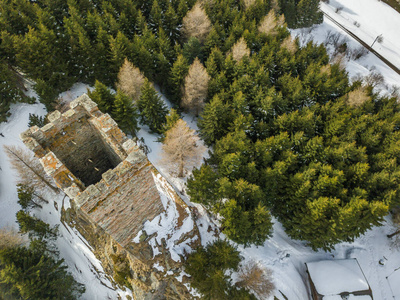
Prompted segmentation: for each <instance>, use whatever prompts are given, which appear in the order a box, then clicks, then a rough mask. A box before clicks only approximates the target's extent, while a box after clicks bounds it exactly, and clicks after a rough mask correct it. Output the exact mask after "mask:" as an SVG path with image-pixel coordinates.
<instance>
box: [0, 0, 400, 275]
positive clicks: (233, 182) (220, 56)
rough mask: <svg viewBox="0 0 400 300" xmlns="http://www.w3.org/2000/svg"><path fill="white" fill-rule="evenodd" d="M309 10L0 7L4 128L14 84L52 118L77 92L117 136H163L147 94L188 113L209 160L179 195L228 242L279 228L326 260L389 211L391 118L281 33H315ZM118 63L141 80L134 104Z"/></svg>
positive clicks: (158, 0)
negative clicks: (140, 131)
mask: <svg viewBox="0 0 400 300" xmlns="http://www.w3.org/2000/svg"><path fill="white" fill-rule="evenodd" d="M318 3H319V1H316V0H218V1H217V0H205V1H197V3H196V1H195V0H170V1H167V0H135V1H133V0H109V1H105V0H67V1H65V0H37V1H28V0H0V30H1V32H0V95H1V103H0V121H5V120H6V118H7V114H8V108H9V105H10V104H11V103H13V102H18V101H31V100H30V99H26V97H25V96H24V94H23V93H22V91H21V78H20V76H21V75H23V76H25V77H26V78H29V79H31V80H33V81H34V82H35V85H34V89H35V91H36V92H37V94H38V95H39V97H40V101H41V102H42V103H44V104H45V105H46V107H47V109H48V111H51V110H53V109H54V108H55V106H56V103H57V101H56V100H57V99H56V98H57V95H58V94H59V93H60V92H62V91H65V90H67V89H68V88H70V87H71V86H72V85H73V84H74V83H76V82H84V83H88V84H90V85H93V86H94V87H95V89H94V91H92V92H90V94H89V95H90V97H91V98H92V99H93V100H94V101H96V102H97V103H98V105H99V108H100V109H101V110H103V111H104V112H108V113H110V115H112V116H113V118H115V120H116V121H117V122H118V123H119V125H120V127H121V128H122V129H123V130H125V131H126V132H127V133H130V134H132V135H134V134H135V132H136V130H137V128H138V126H139V125H138V124H139V123H142V124H147V125H148V126H149V128H150V129H151V130H152V131H153V132H156V133H159V134H164V133H165V128H166V127H168V126H169V125H168V124H165V123H167V121H168V118H170V119H171V115H170V116H168V115H167V114H168V111H167V109H166V107H165V106H164V105H163V103H162V101H161V100H160V98H159V96H158V95H157V93H156V92H155V89H154V87H153V85H152V83H154V84H156V85H157V86H159V87H160V89H161V91H162V92H163V93H164V94H165V95H166V96H167V97H168V98H169V99H170V101H171V102H172V103H173V104H174V106H175V108H176V109H177V110H178V111H182V110H187V111H192V112H193V114H194V115H197V116H198V126H199V135H200V137H201V138H202V139H203V140H204V142H205V144H206V145H208V146H209V149H210V157H209V158H208V159H207V160H206V161H205V162H204V164H203V165H202V166H201V167H200V168H199V169H195V170H193V175H192V176H191V178H190V179H189V180H188V184H187V186H188V194H189V195H190V196H191V200H192V201H193V202H198V203H202V204H203V205H204V206H206V207H207V208H208V209H209V210H210V211H211V212H213V213H215V214H219V215H220V216H221V217H222V219H221V220H222V221H221V230H222V232H223V233H225V234H226V236H227V237H229V238H230V239H231V240H233V241H235V242H237V243H239V244H242V245H245V246H249V245H252V244H255V245H262V244H263V243H264V241H265V240H266V239H267V238H268V237H269V236H271V234H272V217H275V218H276V219H277V220H279V221H280V222H281V223H282V224H283V226H284V228H285V229H286V232H287V233H288V234H289V236H290V237H292V238H294V239H299V240H305V241H307V242H308V243H309V245H310V246H311V247H312V248H313V249H318V248H323V249H326V250H328V249H331V248H332V247H333V246H334V245H335V244H337V243H339V242H343V241H352V240H353V239H354V238H356V237H358V236H360V235H361V234H363V233H365V232H366V230H368V229H370V228H371V227H372V226H375V225H379V224H381V222H382V221H383V217H384V216H385V215H387V214H388V212H389V210H390V209H391V208H393V207H395V206H398V205H399V199H400V194H399V190H398V185H399V183H400V167H399V164H398V163H397V159H398V158H399V157H400V131H399V128H400V127H399V126H400V112H399V109H400V107H399V104H398V102H397V99H396V98H392V97H388V96H382V95H380V94H379V93H377V92H376V91H374V89H373V87H372V86H368V85H362V83H361V82H359V81H356V82H352V83H350V82H349V79H348V76H347V73H346V71H345V70H344V69H343V67H342V66H341V65H340V63H331V62H330V58H329V56H328V54H327V52H326V49H325V48H324V46H323V45H316V44H313V43H312V42H309V43H307V44H306V45H302V46H300V44H299V41H298V40H296V39H293V38H292V37H291V36H290V33H289V30H288V26H289V27H290V28H298V27H304V26H311V25H312V24H317V23H320V22H322V14H321V12H320V11H319V10H318ZM193 24H196V26H194V27H193ZM130 64H131V65H132V66H131V65H130ZM123 66H125V68H126V70H131V71H130V72H135V70H136V69H135V68H137V69H138V70H139V71H138V72H139V73H137V74H140V75H137V78H141V77H143V80H142V81H143V82H142V83H141V88H140V90H138V89H137V90H135V91H134V92H132V95H130V94H129V93H128V92H127V90H126V89H124V84H123V82H122V79H121V76H122V75H121V74H122V73H121V72H122V71H121V70H122V69H121V67H123ZM193 78H195V80H194V79H193ZM196 78H197V79H196ZM111 89H114V90H115V91H116V93H114V92H112V90H111ZM175 113H176V112H175ZM175 121H176V120H175ZM203 250H204V249H203ZM203 250H202V251H203ZM21 251H25V250H21ZM204 251H205V250H204ZM204 253H205V252H204ZM18 255H20V254H18ZM204 255H205V254H204ZM199 257H200V256H199ZM0 259H2V258H1V257H0ZM221 280H222V279H221Z"/></svg>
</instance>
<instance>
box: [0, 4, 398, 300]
mask: <svg viewBox="0 0 400 300" xmlns="http://www.w3.org/2000/svg"><path fill="white" fill-rule="evenodd" d="M337 7H343V9H340V10H339V13H336V12H335V10H336V8H337ZM322 9H323V10H324V11H325V12H326V13H329V15H331V16H332V17H334V19H335V20H337V21H339V22H340V23H342V24H343V25H345V26H346V28H349V29H350V30H351V31H353V32H354V33H355V34H356V35H358V36H359V37H360V38H362V39H363V40H364V41H365V42H367V43H369V42H370V43H371V44H372V42H373V40H374V39H375V38H376V36H377V35H379V34H383V41H382V43H376V44H375V45H374V49H375V50H377V51H379V53H381V54H382V55H383V56H384V57H386V58H387V59H389V60H391V61H392V63H394V64H396V65H397V66H399V67H400V57H399V56H398V54H397V53H400V39H399V38H398V37H399V35H396V31H397V30H398V28H400V14H398V13H397V12H395V11H394V10H392V9H391V8H389V7H388V6H387V5H386V4H384V3H383V2H380V1H378V0H330V2H329V4H325V3H322ZM355 22H356V23H355ZM357 24H359V26H358V25H357ZM328 31H330V32H331V33H336V32H338V33H340V34H342V35H343V37H346V35H345V34H344V33H343V31H341V30H340V29H338V28H337V27H336V26H335V25H334V24H333V23H332V22H330V21H329V20H326V19H325V20H324V23H323V24H321V25H318V26H314V27H313V28H312V29H311V30H310V29H302V30H295V31H293V32H292V33H293V34H296V35H299V36H300V39H302V40H304V41H306V40H307V39H313V40H314V41H315V42H318V43H323V42H324V41H325V39H326V36H327V32H328ZM347 39H348V41H347V44H348V46H349V47H350V48H351V49H356V48H359V44H358V43H357V42H356V41H354V40H352V39H351V38H350V37H347ZM332 52H333V49H332V48H331V49H330V53H332ZM346 70H347V71H348V72H349V76H350V77H355V76H359V75H361V76H366V75H368V74H370V73H371V71H373V72H379V73H380V74H382V75H383V77H384V79H385V83H386V85H385V84H383V85H380V88H382V89H384V90H385V91H389V90H390V88H391V86H392V85H400V76H399V75H398V74H397V73H395V72H394V71H393V70H391V69H390V68H389V67H387V66H386V65H385V64H384V63H383V62H381V61H380V60H379V59H378V58H376V57H375V56H374V55H373V54H367V55H366V56H364V57H362V58H361V59H359V60H349V59H346ZM86 88H87V86H85V85H83V84H77V85H75V86H74V87H73V88H72V89H71V90H70V91H67V92H65V93H63V94H62V95H61V96H62V97H63V98H64V100H65V101H66V102H69V101H71V100H73V99H74V98H76V97H78V96H80V95H81V94H82V93H84V92H86ZM163 99H164V100H165V101H166V103H167V104H168V105H169V103H168V101H167V100H166V99H165V98H163ZM169 106H170V105H169ZM11 111H12V116H11V118H10V119H9V121H8V122H7V123H1V124H0V133H2V134H3V135H4V137H2V136H0V146H2V145H4V144H7V145H10V144H12V145H22V142H21V141H20V140H19V137H18V135H19V133H20V132H22V131H24V130H25V129H26V128H27V124H28V115H29V113H35V114H38V115H44V114H45V110H44V107H43V105H41V104H34V105H28V104H16V105H13V106H12V109H11ZM183 117H184V120H185V121H186V122H187V123H188V124H189V126H191V127H192V128H194V129H197V127H196V120H194V119H193V117H191V116H190V115H184V116H183ZM138 136H139V137H143V138H144V140H145V142H146V144H147V146H149V148H150V149H151V152H150V153H149V155H148V156H149V159H150V161H151V162H152V163H153V164H154V165H155V166H156V167H157V169H158V170H159V171H160V173H162V174H163V175H165V176H166V177H167V179H168V180H169V182H170V183H172V184H173V185H174V186H175V189H176V190H177V191H179V192H181V191H184V187H185V181H186V179H177V178H174V177H173V176H170V175H169V174H168V173H167V171H166V170H164V168H163V166H162V165H160V154H161V151H162V150H161V144H160V143H158V142H157V138H158V137H157V136H155V135H152V134H150V133H149V132H148V130H146V128H145V127H143V128H142V129H141V130H140V131H139V133H138ZM0 167H1V170H0V227H4V226H10V225H11V226H16V224H15V213H16V211H17V210H18V209H19V206H18V204H17V194H16V187H15V181H16V177H15V176H16V174H15V173H14V171H13V170H11V169H10V165H9V163H8V160H7V158H6V156H5V153H4V151H3V149H2V147H1V148H0ZM182 196H183V199H184V200H185V201H186V202H187V203H189V204H190V205H193V206H196V207H197V208H198V211H199V218H198V220H197V221H196V222H197V225H198V227H199V230H200V233H201V237H202V244H203V245H205V244H206V243H207V242H209V241H212V240H213V239H215V232H217V228H216V226H215V225H214V223H215V222H217V221H216V220H213V219H212V218H211V217H210V216H209V215H208V214H207V212H206V211H205V210H204V209H203V208H202V207H201V206H200V205H197V204H192V203H190V202H189V199H188V197H187V196H186V195H185V194H183V195H182ZM51 198H52V199H49V200H51V201H50V204H49V205H45V207H44V209H43V210H42V211H41V212H37V214H38V215H39V216H40V217H42V218H43V219H44V220H45V221H47V222H49V223H50V224H53V225H55V224H60V221H59V217H60V209H61V207H62V205H64V206H66V207H68V205H69V203H68V199H67V198H65V199H64V201H63V196H59V195H58V196H51ZM63 202H64V203H63ZM54 203H57V205H54ZM56 207H58V209H56ZM209 229H211V230H209ZM393 231H394V228H393V227H392V225H391V222H390V219H389V218H388V219H387V223H385V224H384V226H382V227H374V228H373V229H372V230H370V231H368V232H367V233H366V234H365V235H363V236H361V237H360V238H358V239H356V240H355V242H353V243H342V244H339V245H337V246H336V248H335V249H334V250H333V251H332V252H325V251H317V252H315V251H312V250H311V249H310V248H309V247H307V246H305V243H304V242H301V241H296V240H292V239H290V238H289V237H288V236H287V235H286V234H285V232H284V230H283V228H282V226H281V224H279V222H276V221H275V224H274V235H273V237H272V238H270V239H269V240H267V241H266V242H265V244H264V245H263V246H262V247H250V248H243V247H241V246H239V250H240V251H241V254H242V255H243V257H244V259H245V262H247V261H251V260H252V261H255V262H256V263H258V264H259V265H260V266H262V267H265V268H269V269H271V270H272V272H273V273H272V274H273V275H272V277H273V281H274V283H275V286H276V290H275V292H274V295H275V296H276V297H277V298H278V299H281V300H283V299H285V298H284V296H283V295H285V297H287V299H290V300H296V299H299V300H304V299H309V290H308V281H307V276H306V272H305V263H306V262H312V261H317V260H321V259H333V258H357V259H358V261H359V263H360V266H361V268H362V269H363V272H364V274H365V276H366V278H367V280H368V282H369V284H370V286H371V289H372V291H373V296H374V299H376V300H380V299H382V300H386V299H393V296H392V295H393V294H392V290H391V288H390V286H389V281H388V279H387V277H389V280H392V281H393V282H396V280H394V279H393V278H395V277H394V275H395V274H396V273H394V271H395V270H396V269H398V268H400V250H399V248H396V247H395V246H394V245H393V244H392V242H391V240H389V239H388V238H387V237H386V235H387V234H388V233H391V232H393ZM60 233H61V237H60V238H59V239H58V240H57V245H58V247H59V250H60V255H61V257H63V258H64V259H65V260H66V263H67V265H68V267H69V270H70V272H72V273H73V275H74V276H75V278H76V279H77V280H78V281H79V282H82V283H85V285H86V288H87V291H86V293H85V294H84V296H83V299H117V297H118V296H120V297H122V298H125V297H126V294H129V291H127V292H123V291H121V290H115V289H114V288H113V287H112V283H111V281H110V279H109V278H108V277H107V276H106V275H105V274H104V272H103V270H102V267H101V265H100V263H99V261H98V260H97V259H96V258H95V257H94V255H93V253H92V252H91V251H90V246H88V245H87V243H86V241H85V240H84V239H83V238H82V237H81V236H80V234H79V233H77V232H75V231H74V230H73V229H71V228H70V227H68V226H64V225H63V224H61V225H60ZM222 236H223V235H222ZM379 262H381V264H380V263H379ZM160 268H161V267H160ZM399 272H400V270H399V271H398V272H397V273H399ZM182 275H184V274H183V273H182V274H181V275H180V276H178V277H179V278H178V280H182ZM397 275H399V274H397ZM233 277H234V278H235V274H233ZM398 277H400V276H397V278H398ZM396 283H397V285H396V286H392V289H393V291H394V289H396V288H398V286H400V284H399V282H396ZM392 285H393V284H392ZM272 298H273V297H271V299H272Z"/></svg>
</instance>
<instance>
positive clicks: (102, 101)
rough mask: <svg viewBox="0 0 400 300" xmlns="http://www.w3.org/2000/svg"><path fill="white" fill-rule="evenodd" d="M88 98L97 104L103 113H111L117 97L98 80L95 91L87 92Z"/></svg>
mask: <svg viewBox="0 0 400 300" xmlns="http://www.w3.org/2000/svg"><path fill="white" fill-rule="evenodd" d="M87 93H88V96H89V97H90V99H92V100H93V101H94V102H96V103H97V105H98V106H99V109H100V110H101V111H102V112H103V113H111V112H112V110H113V108H114V101H115V95H113V94H112V93H111V91H110V90H109V89H108V88H107V87H106V86H105V85H104V84H103V83H101V82H100V81H98V80H96V82H95V84H94V90H93V91H90V90H88V91H87Z"/></svg>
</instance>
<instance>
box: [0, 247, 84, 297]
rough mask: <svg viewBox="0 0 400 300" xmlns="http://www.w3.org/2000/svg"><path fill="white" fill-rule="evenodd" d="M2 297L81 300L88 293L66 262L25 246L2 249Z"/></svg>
mask: <svg viewBox="0 0 400 300" xmlns="http://www.w3.org/2000/svg"><path fill="white" fill-rule="evenodd" d="M0 269H1V272H0V296H2V297H5V299H9V298H12V299H14V298H18V299H78V298H79V297H80V295H81V294H82V293H83V292H84V291H85V288H84V286H83V285H82V284H79V283H77V282H76V281H75V280H74V278H73V277H72V275H71V274H70V273H68V272H67V271H66V269H67V266H65V265H64V264H63V260H58V259H54V258H52V257H51V256H49V255H47V254H45V253H43V252H40V251H35V250H31V249H28V248H25V247H17V248H6V249H2V250H0Z"/></svg>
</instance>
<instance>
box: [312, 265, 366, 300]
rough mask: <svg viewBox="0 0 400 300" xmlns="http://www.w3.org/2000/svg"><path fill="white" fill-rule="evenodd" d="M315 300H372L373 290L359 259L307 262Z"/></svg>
mask: <svg viewBox="0 0 400 300" xmlns="http://www.w3.org/2000/svg"><path fill="white" fill-rule="evenodd" d="M306 266H307V273H308V278H309V282H310V287H311V296H312V299H313V300H343V299H346V300H372V299H373V297H372V291H371V288H370V286H369V284H368V281H367V279H366V278H365V275H364V273H363V271H362V270H361V267H360V265H359V264H358V261H357V259H355V258H352V259H336V260H322V261H316V262H309V263H306Z"/></svg>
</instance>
